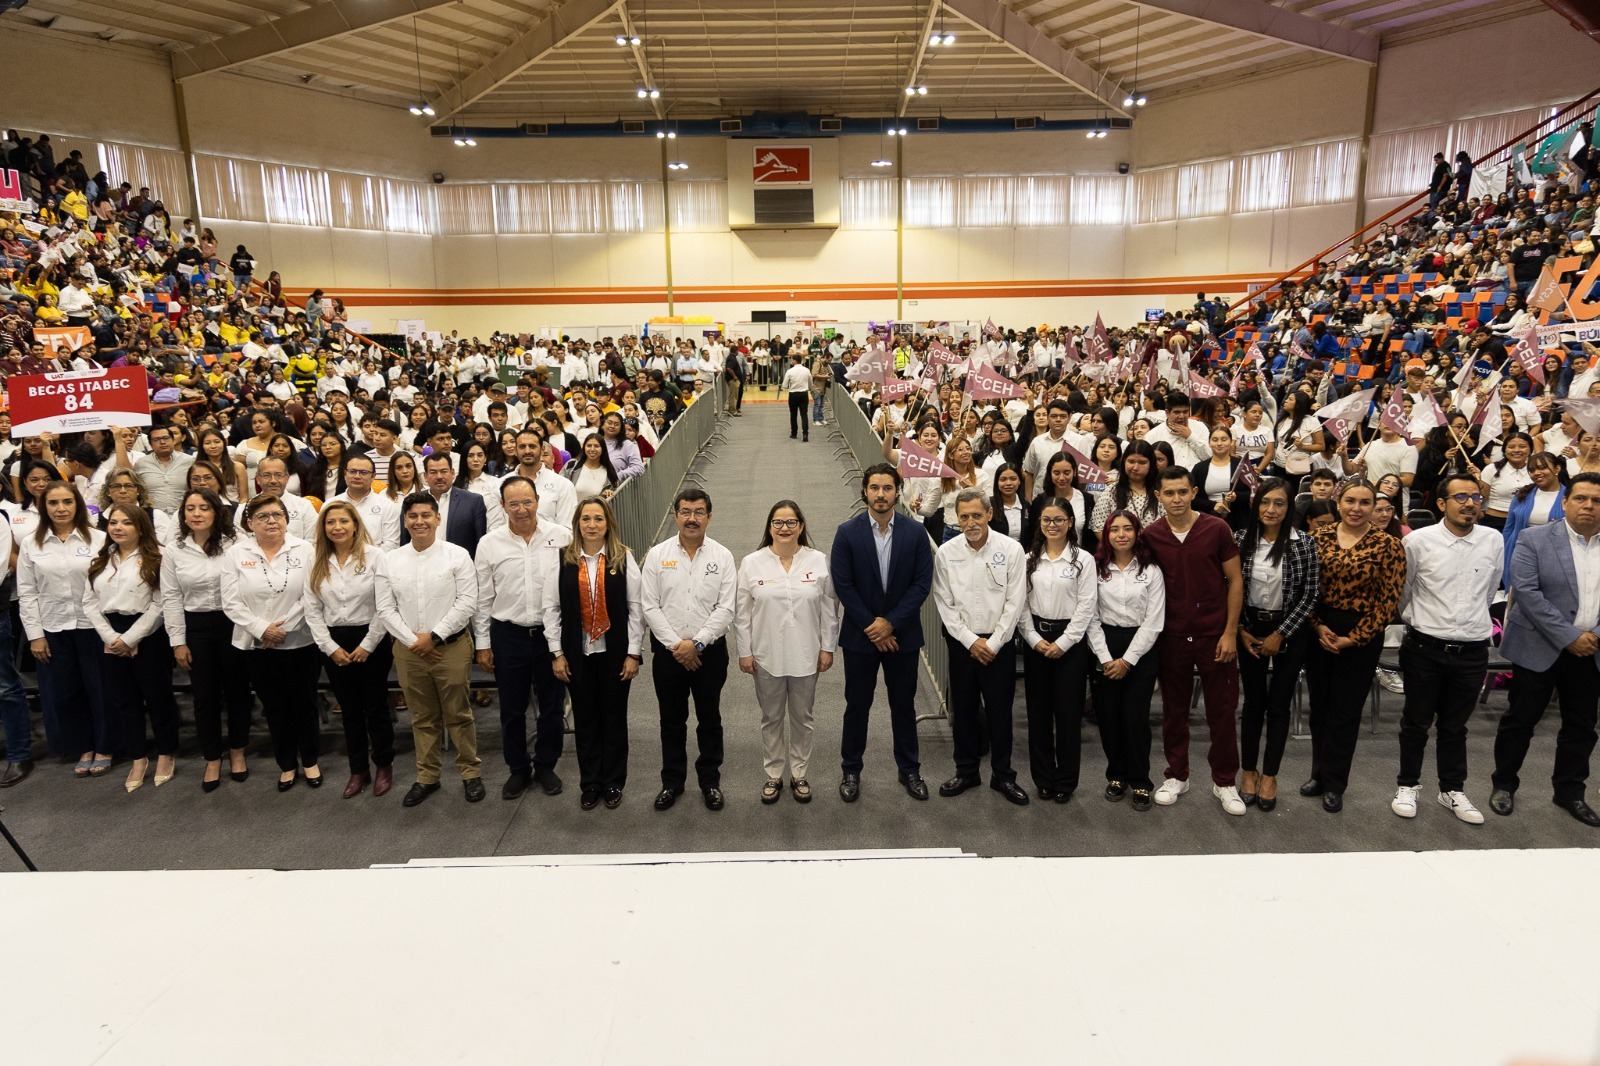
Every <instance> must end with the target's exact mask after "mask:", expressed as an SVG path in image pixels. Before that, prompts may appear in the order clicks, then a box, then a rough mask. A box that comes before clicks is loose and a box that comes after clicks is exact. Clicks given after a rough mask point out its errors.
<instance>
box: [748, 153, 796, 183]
mask: <svg viewBox="0 0 1600 1066" xmlns="http://www.w3.org/2000/svg"><path fill="white" fill-rule="evenodd" d="M751 175H752V180H753V181H754V183H755V184H756V185H810V184H811V146H810V145H785V146H781V147H777V146H770V145H757V146H756V150H755V167H754V169H753V170H752V171H751Z"/></svg>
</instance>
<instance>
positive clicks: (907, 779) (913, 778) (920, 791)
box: [900, 774, 928, 800]
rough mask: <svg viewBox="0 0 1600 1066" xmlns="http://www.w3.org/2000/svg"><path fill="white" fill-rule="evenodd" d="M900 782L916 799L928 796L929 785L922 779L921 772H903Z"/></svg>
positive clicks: (908, 793) (923, 798)
mask: <svg viewBox="0 0 1600 1066" xmlns="http://www.w3.org/2000/svg"><path fill="white" fill-rule="evenodd" d="M900 783H901V784H902V785H904V786H906V794H907V795H909V796H910V797H911V798H912V799H914V800H925V799H927V798H928V786H927V784H926V783H925V782H924V781H923V780H922V775H921V774H901V775H900Z"/></svg>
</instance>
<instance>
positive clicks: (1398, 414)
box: [1378, 389, 1411, 438]
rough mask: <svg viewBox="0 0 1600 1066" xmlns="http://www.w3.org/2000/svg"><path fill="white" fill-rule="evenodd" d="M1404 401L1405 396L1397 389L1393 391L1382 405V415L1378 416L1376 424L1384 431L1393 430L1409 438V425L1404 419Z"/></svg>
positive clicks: (1407, 420)
mask: <svg viewBox="0 0 1600 1066" xmlns="http://www.w3.org/2000/svg"><path fill="white" fill-rule="evenodd" d="M1405 400H1406V394H1405V393H1403V392H1401V391H1399V390H1398V389H1397V390H1395V393H1394V395H1392V396H1390V397H1389V402H1388V403H1386V404H1384V405H1383V414H1382V415H1380V416H1379V418H1378V424H1379V425H1381V426H1383V428H1385V429H1388V430H1393V431H1394V432H1395V433H1398V434H1400V436H1402V437H1407V438H1409V437H1410V435H1411V423H1410V420H1409V419H1408V418H1406V404H1405Z"/></svg>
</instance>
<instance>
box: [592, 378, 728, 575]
mask: <svg viewBox="0 0 1600 1066" xmlns="http://www.w3.org/2000/svg"><path fill="white" fill-rule="evenodd" d="M724 391H725V387H724V385H723V383H722V381H721V380H720V379H719V380H718V381H717V382H716V383H715V386H714V388H713V390H712V391H711V392H708V393H706V394H705V395H703V396H701V397H700V398H699V399H698V400H696V401H695V402H694V403H692V404H690V405H689V409H688V410H687V411H684V412H683V413H682V414H680V415H679V416H678V418H677V421H675V422H673V423H672V425H671V426H670V427H668V429H667V433H666V435H665V436H663V437H662V438H661V443H660V445H659V446H658V447H657V448H656V453H655V455H653V456H652V457H651V458H650V461H649V462H648V463H646V464H645V465H644V472H643V473H641V474H638V475H637V476H635V477H631V478H629V479H628V480H627V481H624V482H623V483H622V484H621V485H620V486H618V488H617V491H616V492H615V493H613V494H612V496H611V509H612V511H613V512H614V513H615V514H616V516H617V528H618V529H619V530H620V531H621V533H622V539H623V541H624V542H625V543H627V545H628V550H629V551H631V552H633V555H634V558H635V559H638V560H641V561H642V560H643V559H644V556H645V553H646V552H648V551H649V550H650V548H651V547H652V546H653V545H654V544H655V542H656V540H657V539H658V538H659V536H660V533H661V527H662V526H663V525H664V524H665V523H666V520H667V517H668V516H669V514H670V513H671V510H672V498H673V497H674V496H676V495H677V494H678V489H679V488H680V487H682V485H683V480H684V477H685V476H686V475H687V474H688V473H689V469H690V468H691V467H692V466H693V465H694V461H695V459H696V457H698V456H699V454H700V452H701V450H702V449H703V448H704V447H705V446H706V442H707V441H709V440H710V439H711V435H712V434H713V433H715V432H716V430H717V416H718V413H719V412H721V411H722V409H723V403H724V398H725V397H724Z"/></svg>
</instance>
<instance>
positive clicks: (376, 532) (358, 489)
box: [328, 452, 400, 551]
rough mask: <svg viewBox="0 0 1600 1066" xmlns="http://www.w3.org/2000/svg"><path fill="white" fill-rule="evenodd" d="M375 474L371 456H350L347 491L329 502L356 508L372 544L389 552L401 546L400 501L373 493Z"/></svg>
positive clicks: (345, 472)
mask: <svg viewBox="0 0 1600 1066" xmlns="http://www.w3.org/2000/svg"><path fill="white" fill-rule="evenodd" d="M375 473H376V470H375V467H374V466H373V464H372V456H371V454H370V453H366V452H357V453H355V454H352V455H348V456H346V457H345V460H344V486H345V489H344V491H343V492H341V493H339V494H338V495H337V496H334V497H333V498H332V499H330V500H329V501H328V502H329V503H332V502H334V500H341V501H343V502H345V503H348V504H349V505H350V506H351V507H354V508H355V509H356V513H357V514H359V515H360V516H361V525H362V527H363V528H365V529H366V531H367V536H369V537H371V538H372V543H374V544H376V545H378V546H379V547H380V548H382V549H383V550H385V551H388V550H390V549H392V548H398V547H399V546H400V502H399V501H398V500H391V499H390V498H389V497H388V496H385V495H384V494H383V493H380V492H373V491H372V482H373V480H374V477H375Z"/></svg>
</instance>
